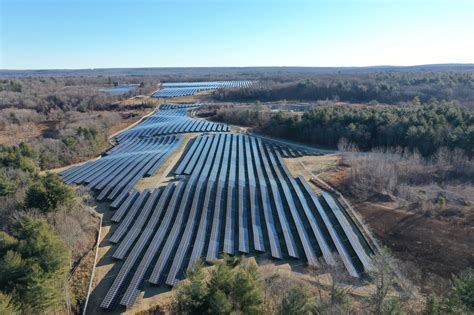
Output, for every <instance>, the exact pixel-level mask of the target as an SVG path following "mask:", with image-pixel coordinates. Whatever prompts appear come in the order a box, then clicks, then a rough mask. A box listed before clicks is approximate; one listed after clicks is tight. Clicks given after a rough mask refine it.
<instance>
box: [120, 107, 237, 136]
mask: <svg viewBox="0 0 474 315" xmlns="http://www.w3.org/2000/svg"><path fill="white" fill-rule="evenodd" d="M187 112H188V110H187V109H186V108H178V109H169V110H158V111H156V112H154V113H153V114H152V115H150V116H148V117H146V118H144V119H143V120H142V121H141V122H140V124H139V125H137V126H136V127H134V128H131V129H128V130H126V131H124V132H122V133H120V134H119V135H117V136H116V139H117V141H118V142H122V141H124V140H128V139H133V138H146V137H155V136H160V135H166V134H176V133H185V132H211V131H212V132H218V131H229V127H228V126H227V125H224V124H219V123H214V122H209V121H205V120H196V119H193V118H191V117H189V116H187Z"/></svg>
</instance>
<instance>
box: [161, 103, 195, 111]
mask: <svg viewBox="0 0 474 315" xmlns="http://www.w3.org/2000/svg"><path fill="white" fill-rule="evenodd" d="M199 106H201V104H198V103H164V104H161V106H160V109H161V110H166V109H178V108H197V107H199Z"/></svg>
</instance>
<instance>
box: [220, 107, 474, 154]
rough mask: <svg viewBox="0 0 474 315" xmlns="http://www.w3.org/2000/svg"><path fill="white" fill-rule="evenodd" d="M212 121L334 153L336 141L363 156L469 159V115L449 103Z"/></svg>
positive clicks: (472, 131)
mask: <svg viewBox="0 0 474 315" xmlns="http://www.w3.org/2000/svg"><path fill="white" fill-rule="evenodd" d="M216 119H217V120H221V121H229V122H231V123H236V124H239V123H242V124H244V125H247V126H251V127H254V128H255V129H257V131H261V132H263V133H265V134H268V135H272V136H276V137H281V138H287V139H292V140H296V141H300V142H306V143H310V144H315V145H324V146H330V147H336V146H337V144H338V142H339V141H340V140H341V139H343V138H344V139H347V140H348V141H349V142H351V143H353V144H355V145H357V146H358V147H359V148H360V149H363V150H369V149H371V148H376V147H407V148H409V149H411V150H418V151H419V152H420V153H421V154H423V155H425V156H427V155H431V154H433V153H435V152H436V151H437V150H438V149H439V148H441V147H447V148H450V149H454V148H459V149H462V150H464V151H465V152H466V153H467V154H468V155H469V156H473V155H474V114H473V112H472V111H469V110H467V109H464V108H462V107H460V106H459V105H458V104H456V103H454V102H437V101H430V102H429V103H427V104H423V105H418V106H407V107H400V106H320V107H316V108H314V109H312V110H309V111H307V112H305V113H304V114H303V115H302V116H297V115H293V114H283V113H281V112H278V113H272V114H267V115H262V114H261V113H258V112H257V111H248V110H247V111H242V112H239V109H238V108H236V109H233V110H225V109H223V110H221V111H219V112H218V113H217V116H216Z"/></svg>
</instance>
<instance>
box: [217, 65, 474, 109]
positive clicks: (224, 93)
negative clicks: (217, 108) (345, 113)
mask: <svg viewBox="0 0 474 315" xmlns="http://www.w3.org/2000/svg"><path fill="white" fill-rule="evenodd" d="M473 91H474V73H472V72H452V71H448V72H413V73H397V72H383V73H365V74H319V75H300V76H272V77H268V78H266V79H265V80H261V81H259V82H258V84H255V85H254V86H252V87H250V88H246V89H234V90H221V91H219V92H217V93H215V94H214V99H216V100H225V101H240V102H242V101H256V100H259V101H278V100H301V101H317V100H335V101H345V102H351V103H368V102H379V103H386V104H396V103H400V102H409V101H410V100H412V99H413V98H414V97H415V96H418V97H419V98H420V99H421V101H422V102H427V101H429V100H430V99H431V98H436V99H439V100H457V101H459V102H460V103H462V104H463V105H466V106H468V107H471V108H472V107H474V92H473Z"/></svg>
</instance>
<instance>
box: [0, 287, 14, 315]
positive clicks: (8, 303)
mask: <svg viewBox="0 0 474 315" xmlns="http://www.w3.org/2000/svg"><path fill="white" fill-rule="evenodd" d="M0 314H2V315H14V314H18V310H17V307H16V305H15V304H14V302H13V299H12V297H11V296H9V295H7V294H5V293H2V292H0Z"/></svg>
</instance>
